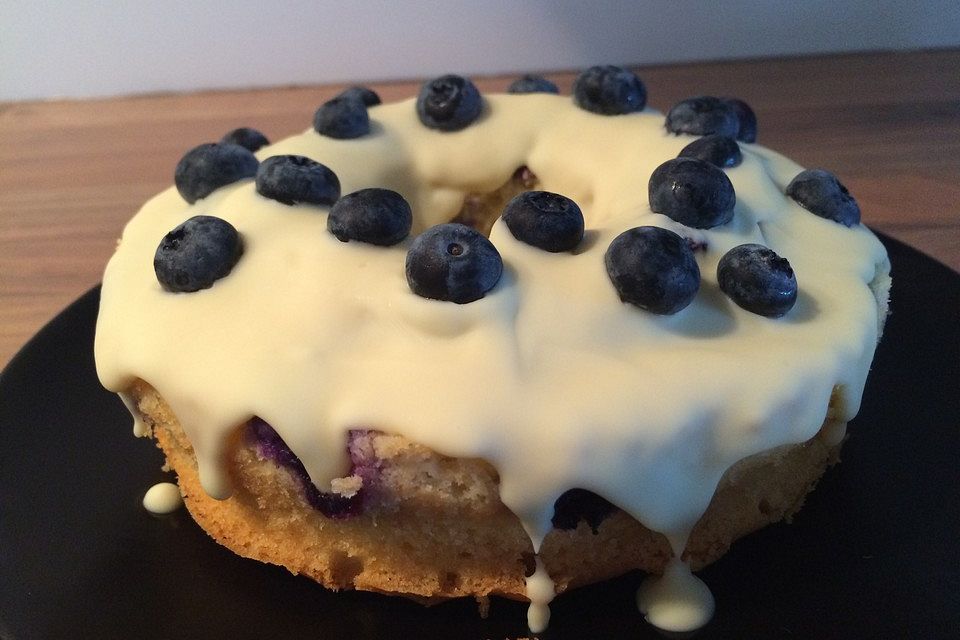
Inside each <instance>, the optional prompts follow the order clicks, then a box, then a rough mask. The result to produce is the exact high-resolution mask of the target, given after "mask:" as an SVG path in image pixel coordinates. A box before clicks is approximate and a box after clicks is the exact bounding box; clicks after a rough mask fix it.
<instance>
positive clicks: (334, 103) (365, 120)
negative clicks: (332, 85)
mask: <svg viewBox="0 0 960 640" xmlns="http://www.w3.org/2000/svg"><path fill="white" fill-rule="evenodd" d="M313 129H314V131H316V132H317V133H319V134H320V135H322V136H327V137H328V138H336V139H338V140H351V139H353V138H359V137H361V136H365V135H367V134H368V133H370V116H369V115H368V114H367V106H366V105H365V104H363V101H361V100H358V99H357V98H351V97H346V98H345V97H340V96H338V97H336V98H332V99H330V100H327V101H326V102H324V103H323V104H322V105H320V108H319V109H317V112H316V113H315V114H313Z"/></svg>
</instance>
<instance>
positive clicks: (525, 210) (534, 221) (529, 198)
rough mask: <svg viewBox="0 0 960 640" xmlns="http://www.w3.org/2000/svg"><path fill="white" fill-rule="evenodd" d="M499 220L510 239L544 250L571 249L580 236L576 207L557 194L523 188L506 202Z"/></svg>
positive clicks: (580, 220)
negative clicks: (504, 225) (503, 223)
mask: <svg viewBox="0 0 960 640" xmlns="http://www.w3.org/2000/svg"><path fill="white" fill-rule="evenodd" d="M503 221H504V222H505V223H506V225H507V228H508V229H510V233H512V234H513V237H514V238H516V239H517V240H520V241H521V242H526V243H527V244H529V245H533V246H534V247H538V248H540V249H543V250H544V251H550V252H553V253H558V252H560V251H571V250H573V249H574V248H575V247H576V246H577V245H578V244H580V241H581V240H582V239H583V213H581V212H580V207H578V206H577V203H576V202H574V201H573V200H571V199H570V198H568V197H566V196H562V195H560V194H559V193H551V192H549V191H525V192H523V193H521V194H519V195H518V196H516V197H514V198H513V199H512V200H511V201H510V202H508V203H507V206H506V208H504V210H503Z"/></svg>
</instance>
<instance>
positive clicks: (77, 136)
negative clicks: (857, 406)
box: [0, 50, 960, 366]
mask: <svg viewBox="0 0 960 640" xmlns="http://www.w3.org/2000/svg"><path fill="white" fill-rule="evenodd" d="M638 71H639V74H640V76H641V78H643V80H644V82H645V83H646V85H647V89H648V94H649V102H650V105H651V106H653V107H654V108H657V109H660V110H662V111H665V110H667V109H669V107H670V106H671V105H672V104H673V103H674V102H676V101H677V100H680V99H682V98H685V97H689V96H692V95H701V94H713V95H735V96H739V97H741V98H743V99H744V100H746V101H747V102H749V103H750V104H751V105H752V106H753V108H754V109H755V111H756V112H757V115H758V117H759V121H760V135H759V142H761V143H762V144H764V145H766V146H769V147H771V148H774V149H777V150H778V151H781V152H782V153H785V154H786V155H788V156H790V157H792V158H794V159H795V160H797V161H798V162H800V163H801V164H803V165H806V166H821V167H825V168H828V169H831V170H833V171H835V172H836V173H838V174H839V175H840V176H841V178H842V179H843V180H844V182H845V183H846V185H847V186H848V187H849V188H850V190H851V191H852V192H853V193H854V194H855V195H856V197H857V199H858V201H859V202H860V204H861V208H862V210H863V219H864V221H865V222H866V223H867V224H869V225H871V226H872V227H874V228H875V229H878V230H880V231H883V232H885V233H887V234H889V235H892V236H894V237H897V238H899V239H901V240H903V241H905V242H907V243H909V244H911V245H913V246H915V247H917V248H919V249H921V250H922V251H924V252H926V253H928V254H929V255H931V256H933V257H935V258H936V259H938V260H940V261H942V262H944V263H946V264H947V265H949V266H950V267H951V268H953V269H954V270H960V50H945V51H929V52H909V53H876V54H857V55H842V56H825V57H804V58H791V59H775V60H750V61H735V62H721V63H708V64H704V63H701V64H684V65H671V66H658V67H649V68H641V69H639V70H638ZM551 77H552V78H553V79H554V80H555V81H557V82H558V84H559V85H560V86H561V87H569V86H570V83H571V81H572V78H573V74H555V75H552V76H551ZM509 80H510V79H509V78H484V79H479V80H478V82H477V84H478V85H479V86H480V88H481V90H483V91H495V90H502V89H503V88H504V87H505V86H506V85H507V83H508V82H509ZM418 86H419V83H416V82H411V83H395V84H380V85H375V86H374V88H375V89H376V90H377V91H378V92H380V94H381V96H382V97H383V98H384V100H385V101H391V100H395V99H399V98H403V97H407V96H410V95H413V94H414V93H415V92H416V90H417V88H418ZM341 89H342V87H341V86H323V87H292V88H279V89H272V90H256V91H230V92H216V93H198V94H190V95H151V96H141V97H129V98H116V99H109V100H90V101H60V102H44V103H38V102H22V103H0V366H2V365H5V364H6V363H7V361H8V360H9V359H10V358H11V357H12V356H13V354H14V353H15V352H16V351H17V349H19V348H20V347H21V346H22V345H23V344H24V343H25V342H26V341H27V340H28V339H29V338H30V336H32V335H33V334H34V333H35V332H36V331H37V330H38V329H39V328H40V327H41V326H42V325H43V324H44V323H45V322H46V321H47V320H49V319H50V318H52V317H53V316H54V315H56V313H57V312H58V311H60V310H61V309H62V308H63V307H64V306H66V305H67V304H69V303H70V302H71V301H72V300H74V299H75V298H76V297H77V296H79V295H80V294H81V293H83V292H84V291H85V290H87V289H88V288H90V287H91V286H93V285H94V284H96V283H97V282H98V281H99V279H100V274H101V271H102V269H103V266H104V264H105V263H106V261H107V259H108V258H109V257H110V254H111V252H112V250H113V247H114V243H115V240H116V238H117V237H118V236H119V234H120V231H121V229H122V227H123V224H124V222H125V221H126V220H127V219H128V218H129V217H130V216H131V215H132V214H133V213H134V212H136V210H137V209H138V208H139V206H140V205H141V204H142V203H143V202H144V201H145V200H146V199H147V198H149V197H150V196H151V195H153V194H154V193H156V192H158V191H160V190H162V189H164V188H165V187H167V186H168V185H169V184H170V183H171V181H172V176H173V167H174V166H175V165H176V163H177V161H178V160H179V158H180V156H181V155H182V154H183V152H184V151H185V150H187V149H189V148H190V147H192V146H194V145H195V144H198V143H200V142H203V141H209V140H215V139H218V138H219V137H220V136H221V135H222V134H223V133H224V132H225V131H226V130H228V129H231V128H233V127H236V126H241V125H245V126H252V127H256V128H258V129H260V130H262V131H264V132H266V133H267V135H268V136H269V137H271V138H275V139H279V138H281V137H284V136H286V135H289V134H292V133H295V132H298V131H301V130H303V129H305V128H306V127H307V126H309V123H310V120H311V117H312V114H313V111H314V110H315V109H316V107H317V106H318V105H319V104H320V103H321V102H323V101H324V100H326V99H327V98H329V97H331V96H332V95H334V94H335V93H337V92H338V91H340V90H341Z"/></svg>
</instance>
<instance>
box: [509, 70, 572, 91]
mask: <svg viewBox="0 0 960 640" xmlns="http://www.w3.org/2000/svg"><path fill="white" fill-rule="evenodd" d="M507 93H560V89H558V88H557V85H555V84H553V83H552V82H550V81H549V80H547V79H546V78H542V77H540V76H534V75H530V74H527V75H525V76H523V77H521V78H517V79H516V80H514V81H513V82H512V83H510V86H509V87H507Z"/></svg>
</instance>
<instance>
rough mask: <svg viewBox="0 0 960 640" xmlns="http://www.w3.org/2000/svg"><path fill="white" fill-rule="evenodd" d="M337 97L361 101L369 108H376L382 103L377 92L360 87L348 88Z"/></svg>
mask: <svg viewBox="0 0 960 640" xmlns="http://www.w3.org/2000/svg"><path fill="white" fill-rule="evenodd" d="M337 97H338V98H348V99H352V100H359V101H360V102H362V103H363V104H364V105H366V106H368V107H375V106H377V105H378V104H380V103H381V102H382V101H381V100H380V96H379V95H378V94H377V92H376V91H374V90H373V89H369V88H367V87H360V86H356V87H348V88H346V89H344V90H343V91H341V92H340V94H339V95H338V96H337Z"/></svg>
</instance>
